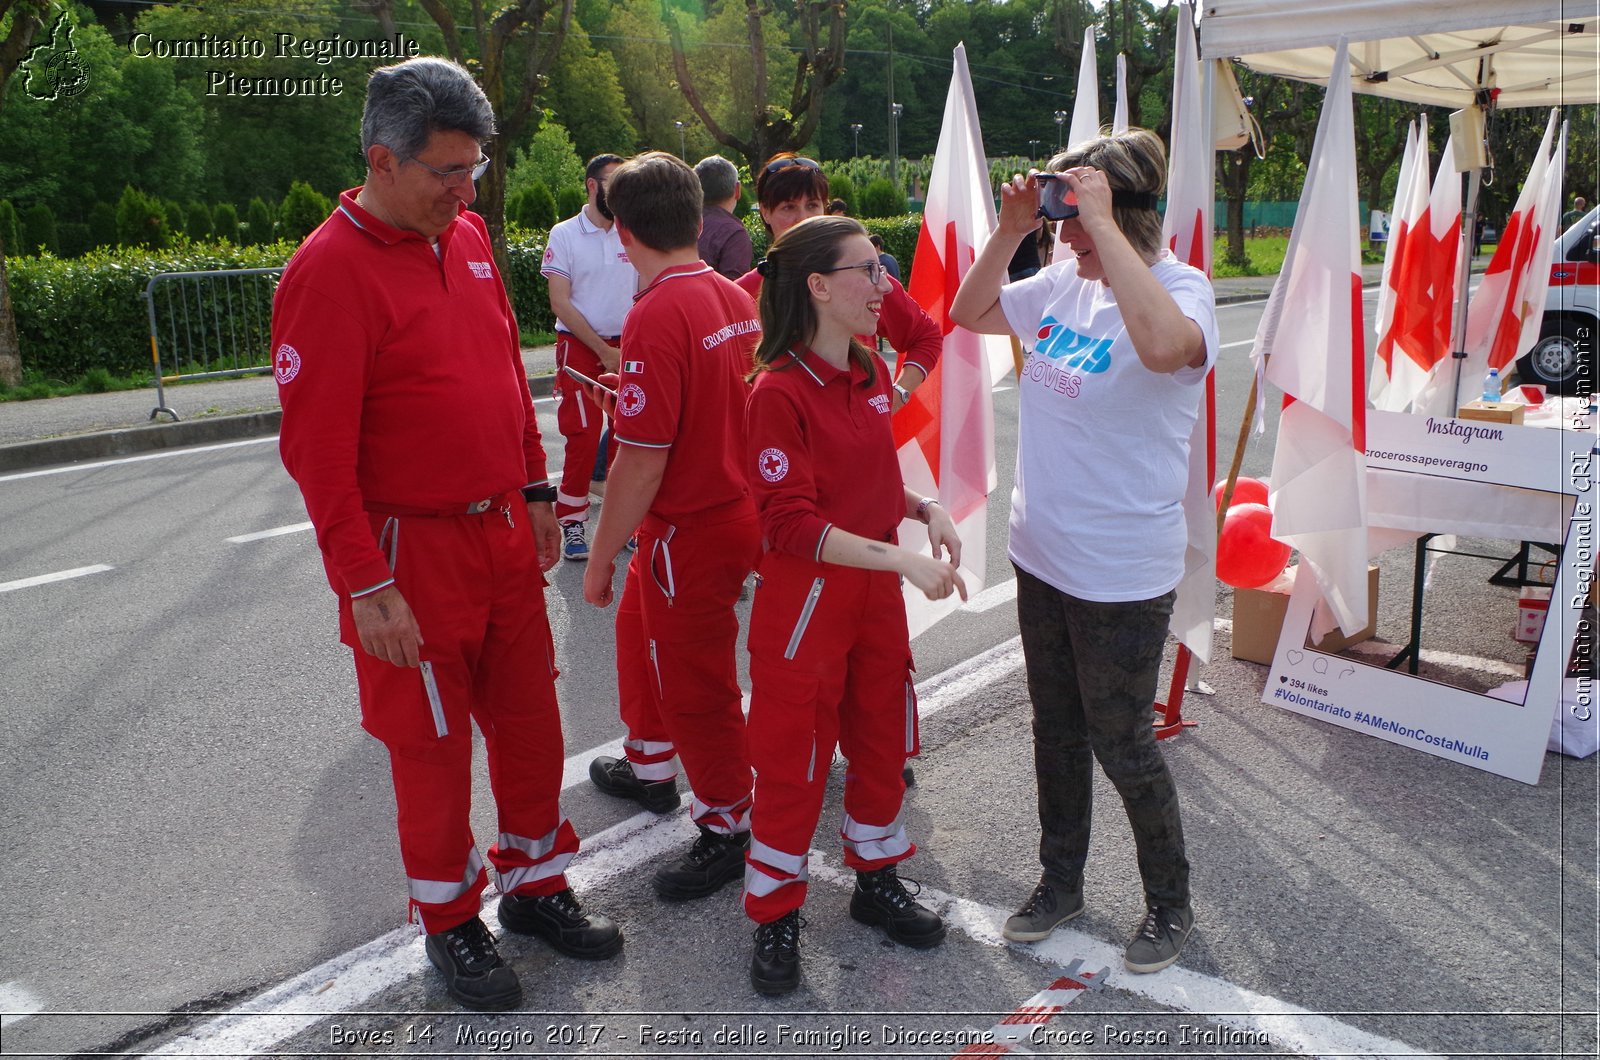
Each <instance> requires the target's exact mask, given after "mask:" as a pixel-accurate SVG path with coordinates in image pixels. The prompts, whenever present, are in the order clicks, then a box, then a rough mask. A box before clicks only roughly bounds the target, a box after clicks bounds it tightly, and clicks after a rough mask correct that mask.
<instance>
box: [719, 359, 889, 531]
mask: <svg viewBox="0 0 1600 1060" xmlns="http://www.w3.org/2000/svg"><path fill="white" fill-rule="evenodd" d="M875 374H876V378H875V379H874V380H873V382H872V383H871V384H870V385H868V384H867V383H866V378H867V374H866V372H865V370H864V369H862V367H861V366H860V365H858V364H856V363H855V362H854V361H852V362H851V363H850V368H849V370H848V371H840V370H839V369H837V368H834V367H833V366H832V365H830V364H828V362H826V361H824V360H823V359H822V358H821V357H818V356H817V355H816V354H814V353H812V352H811V351H810V350H805V351H803V352H802V353H800V354H799V355H796V354H794V353H792V352H791V353H790V354H789V355H788V357H787V358H781V357H780V358H779V359H778V360H777V361H776V362H775V363H774V365H773V368H772V370H771V371H766V372H762V373H761V374H760V375H758V376H756V381H755V386H754V387H753V388H752V389H751V391H750V400H749V402H748V403H747V404H746V405H745V447H744V451H745V454H746V459H745V471H746V476H747V477H748V479H749V481H750V487H751V490H752V491H753V492H754V494H755V498H756V507H757V509H758V510H759V511H760V513H761V530H762V533H763V534H764V535H765V536H766V539H767V546H768V547H769V548H772V549H777V550H780V551H783V552H792V553H794V554H796V555H800V556H804V557H806V558H808V559H812V560H817V561H819V562H820V560H821V556H822V543H823V542H824V541H825V540H826V539H827V536H828V531H829V530H831V529H832V528H833V527H835V526H837V527H839V528H840V529H843V530H848V531H849V532H850V533H852V534H859V535H860V536H862V537H865V538H868V539H870V540H873V541H894V540H895V530H896V528H898V527H899V525H900V521H901V520H902V519H904V518H905V514H906V502H905V486H904V484H903V482H902V480H901V478H900V464H899V462H898V461H897V460H896V458H895V451H894V436H893V434H892V433H891V431H890V429H889V408H890V401H889V382H890V381H889V379H888V373H886V372H881V371H880V372H877V373H875Z"/></svg>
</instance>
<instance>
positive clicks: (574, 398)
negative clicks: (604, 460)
mask: <svg viewBox="0 0 1600 1060" xmlns="http://www.w3.org/2000/svg"><path fill="white" fill-rule="evenodd" d="M621 341H622V339H621V337H620V336H619V337H617V338H613V339H608V340H607V342H606V344H607V345H608V346H610V347H611V348H612V349H616V348H617V346H618V344H619V343H621ZM568 365H571V366H572V369H573V371H575V372H582V373H583V374H584V375H586V376H588V377H589V378H590V379H598V378H600V373H602V372H604V371H606V367H605V365H604V364H603V363H602V362H601V360H600V355H599V354H598V353H595V352H594V351H593V350H591V349H590V348H589V347H587V346H585V345H584V344H583V343H581V342H579V341H578V340H577V339H575V338H573V337H572V336H571V335H569V334H567V333H566V332H565V331H563V332H560V333H559V334H558V335H557V336H556V378H555V388H556V396H557V403H556V426H557V428H559V429H560V431H561V437H562V438H564V439H566V443H567V448H566V455H565V456H564V457H562V460H561V486H560V488H559V489H557V491H556V518H557V519H559V520H560V521H561V522H563V523H581V522H584V521H585V520H587V519H588V518H589V483H590V482H592V481H593V480H594V461H595V457H596V456H597V455H598V454H599V452H600V436H601V435H602V434H604V433H605V427H606V418H605V415H604V414H603V413H601V411H600V410H599V409H598V408H596V407H595V404H594V402H592V401H590V400H589V398H588V396H587V395H586V394H584V392H583V386H582V385H581V384H580V383H579V382H578V381H577V380H576V379H574V378H572V377H571V376H570V375H568V374H567V373H566V372H564V371H563V370H562V369H564V368H566V367H567V366H568ZM613 452H614V450H613ZM607 466H609V462H608V465H607Z"/></svg>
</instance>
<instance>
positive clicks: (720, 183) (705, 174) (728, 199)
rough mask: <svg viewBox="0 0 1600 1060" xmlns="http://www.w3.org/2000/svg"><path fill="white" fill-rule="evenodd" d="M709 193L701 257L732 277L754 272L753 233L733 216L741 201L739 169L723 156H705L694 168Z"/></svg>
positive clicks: (701, 184)
mask: <svg viewBox="0 0 1600 1060" xmlns="http://www.w3.org/2000/svg"><path fill="white" fill-rule="evenodd" d="M694 172H695V176H697V177H699V178H700V188H701V190H702V191H704V192H705V197H706V203H705V211H704V226H703V227H702V228H701V229H700V244H699V246H700V260H701V261H704V262H705V263H706V264H707V265H710V266H711V267H712V268H713V269H716V270H717V271H718V272H720V273H722V275H724V276H726V277H727V278H728V279H730V280H737V279H738V278H739V277H741V276H743V275H744V274H745V273H747V272H749V271H750V259H751V258H752V257H753V256H754V250H753V248H752V247H751V245H750V233H749V232H748V231H746V230H745V227H744V225H743V224H741V223H740V222H739V219H738V218H737V217H735V216H733V207H734V204H735V203H737V202H738V201H739V171H738V170H737V169H735V168H734V165H733V163H732V162H729V161H728V160H727V159H726V158H723V157H722V156H721V155H710V156H708V157H706V158H702V159H701V160H700V162H699V163H698V164H697V165H696V166H695V167H694Z"/></svg>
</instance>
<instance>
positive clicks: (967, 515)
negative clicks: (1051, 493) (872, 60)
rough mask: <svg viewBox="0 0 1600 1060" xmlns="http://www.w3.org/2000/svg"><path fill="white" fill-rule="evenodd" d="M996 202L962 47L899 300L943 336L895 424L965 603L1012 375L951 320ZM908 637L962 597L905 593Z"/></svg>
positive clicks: (905, 464)
mask: <svg viewBox="0 0 1600 1060" xmlns="http://www.w3.org/2000/svg"><path fill="white" fill-rule="evenodd" d="M994 226H995V212H994V199H993V197H992V193H991V191H990V188H989V168H988V164H987V162H986V160H985V156H984V153H983V137H982V135H981V133H980V132H979V130H978V104H977V100H976V98H975V97H974V95H973V92H972V77H971V75H970V74H969V73H968V71H967V51H966V46H965V45H962V44H958V45H956V48H955V68H954V70H953V71H952V72H951V75H950V92H949V95H948V96H947V97H946V99H945V106H944V124H943V125H942V126H941V128H940V130H939V147H938V150H937V151H936V152H935V153H934V157H933V171H932V173H931V174H930V176H929V178H928V199H927V203H926V205H925V206H924V207H923V212H922V230H921V232H920V233H919V234H918V236H917V253H916V257H915V258H914V259H913V261H912V267H911V282H910V283H908V284H907V285H906V290H907V291H908V292H909V293H910V294H911V297H912V298H914V299H915V300H916V301H917V304H918V305H920V306H922V308H923V310H924V311H925V312H927V314H928V315H929V316H930V317H932V318H933V320H934V321H935V323H937V324H938V325H939V329H940V331H941V332H943V334H944V347H943V350H942V352H941V353H940V355H939V362H938V364H936V365H935V366H934V369H933V373H932V374H931V375H929V376H928V378H927V380H926V381H924V382H923V384H922V385H921V386H919V387H917V389H916V390H915V391H914V392H913V393H912V395H911V400H910V401H908V402H907V403H906V404H905V405H904V407H902V408H901V409H900V410H899V411H898V412H896V413H895V416H894V440H895V446H896V447H897V449H898V451H899V454H900V474H901V476H902V477H903V478H904V479H905V482H906V485H908V486H910V487H912V488H913V489H915V490H918V491H920V492H922V493H923V494H925V495H927V496H930V497H937V498H938V499H939V503H940V504H942V505H943V506H944V509H945V511H947V512H949V513H950V517H951V518H952V519H954V520H955V524H956V533H957V534H959V535H960V537H961V577H962V580H963V581H965V582H966V585H967V591H968V593H969V594H970V593H975V592H977V591H979V590H980V589H982V588H983V587H984V585H985V584H986V574H987V572H986V570H985V555H986V553H987V545H988V535H987V529H988V515H989V493H990V491H991V490H993V489H994V487H995V482H996V477H995V464H994V398H993V395H992V387H993V380H994V379H997V378H1000V377H1001V375H1003V374H1004V373H1005V372H1007V371H1009V370H1010V368H1011V365H1012V360H1011V348H1010V344H1009V343H1008V342H1006V341H1005V339H1003V338H1000V337H997V336H983V335H975V334H973V333H972V332H970V331H968V330H967V329H966V328H962V327H958V326H956V324H955V323H954V322H953V321H952V320H951V319H950V303H951V302H952V301H954V300H955V296H956V291H957V290H958V289H959V288H960V287H961V279H962V277H964V276H965V275H966V274H967V270H969V269H970V268H972V263H973V261H974V259H976V258H977V256H978V251H980V250H981V249H983V246H984V244H985V243H987V242H988V241H989V233H990V232H991V231H993V230H994ZM900 543H901V544H902V545H904V546H905V547H907V548H918V549H925V548H927V547H928V538H927V531H926V529H925V528H924V527H923V526H922V524H921V523H918V522H915V521H910V520H908V521H907V522H905V523H902V524H901V526H900ZM905 597H906V619H907V622H908V623H909V625H910V627H911V635H912V636H913V637H915V636H916V635H917V634H918V633H921V632H922V631H923V630H925V629H927V628H928V627H929V626H931V625H933V624H934V623H935V622H937V621H938V620H939V619H941V618H943V617H944V616H945V615H947V614H949V613H950V612H952V611H954V610H955V609H956V608H957V607H959V606H960V604H961V598H960V597H959V596H952V597H950V598H948V599H946V600H940V601H932V600H929V599H927V598H926V597H925V596H923V595H922V593H921V591H920V590H918V589H917V588H916V587H915V586H913V585H911V583H910V582H907V583H906V587H905Z"/></svg>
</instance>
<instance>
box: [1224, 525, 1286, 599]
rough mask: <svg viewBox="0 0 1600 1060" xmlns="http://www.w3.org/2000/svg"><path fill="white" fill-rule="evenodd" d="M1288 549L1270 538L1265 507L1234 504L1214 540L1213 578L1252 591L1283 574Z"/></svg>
mask: <svg viewBox="0 0 1600 1060" xmlns="http://www.w3.org/2000/svg"><path fill="white" fill-rule="evenodd" d="M1288 562H1289V546H1288V545H1286V544H1284V543H1283V542H1281V541H1274V540H1273V538H1272V510H1271V509H1270V508H1268V507H1267V506H1266V505H1265V504H1234V505H1230V506H1229V508H1228V514H1227V515H1226V516H1224V517H1223V520H1222V534H1221V536H1219V537H1218V538H1217V577H1218V578H1221V579H1222V580H1223V581H1225V582H1227V583H1228V584H1229V585H1231V586H1233V587H1234V588H1235V589H1254V588H1256V587H1258V586H1262V585H1265V584H1267V583H1268V582H1270V581H1271V580H1272V579H1274V578H1276V577H1277V576H1278V575H1279V574H1281V573H1283V568H1284V567H1285V566H1286V565H1287V564H1288Z"/></svg>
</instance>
